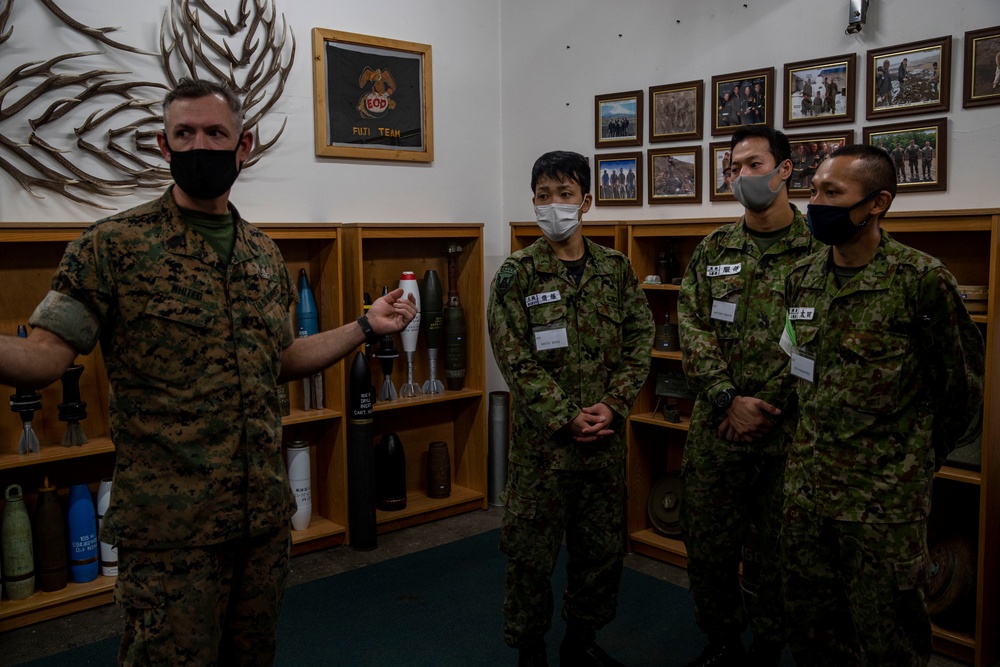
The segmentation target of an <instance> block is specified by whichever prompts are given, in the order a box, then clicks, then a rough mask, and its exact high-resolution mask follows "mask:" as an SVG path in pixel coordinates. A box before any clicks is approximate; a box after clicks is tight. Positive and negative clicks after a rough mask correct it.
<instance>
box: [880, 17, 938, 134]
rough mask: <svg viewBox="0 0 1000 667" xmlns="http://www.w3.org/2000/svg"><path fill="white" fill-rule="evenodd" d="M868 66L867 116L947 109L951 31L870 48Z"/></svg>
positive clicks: (902, 114)
mask: <svg viewBox="0 0 1000 667" xmlns="http://www.w3.org/2000/svg"><path fill="white" fill-rule="evenodd" d="M866 67H867V71H868V75H867V76H868V80H867V83H866V90H867V92H866V95H865V97H866V107H867V109H866V114H865V117H866V118H867V119H869V120H872V119H877V118H890V117H893V116H907V115H910V114H917V113H930V112H935V113H936V112H941V111H948V108H949V106H950V104H949V101H950V99H951V97H950V95H949V91H950V90H951V87H950V86H951V35H948V36H946V37H937V38H935V39H925V40H923V41H920V42H910V43H909V44H899V45H897V46H890V47H886V48H882V49H871V50H869V51H868V56H867V58H866Z"/></svg>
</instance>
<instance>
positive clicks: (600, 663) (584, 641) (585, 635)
mask: <svg viewBox="0 0 1000 667" xmlns="http://www.w3.org/2000/svg"><path fill="white" fill-rule="evenodd" d="M559 664H560V665H565V666H566V667H625V665H623V664H622V663H620V662H618V661H617V660H615V659H614V658H612V657H611V656H610V655H608V654H607V653H605V652H604V649H602V648H601V647H600V646H598V645H597V640H596V633H595V632H594V631H593V630H581V629H579V628H575V627H573V626H570V627H569V628H567V630H566V637H565V638H564V639H563V641H562V644H561V645H560V646H559Z"/></svg>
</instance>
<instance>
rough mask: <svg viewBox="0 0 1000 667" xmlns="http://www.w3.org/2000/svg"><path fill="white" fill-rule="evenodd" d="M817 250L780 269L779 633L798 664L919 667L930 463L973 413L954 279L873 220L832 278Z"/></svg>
mask: <svg viewBox="0 0 1000 667" xmlns="http://www.w3.org/2000/svg"><path fill="white" fill-rule="evenodd" d="M831 253H832V250H826V251H823V252H819V253H816V254H815V255H813V256H812V257H810V258H808V259H807V260H804V261H803V262H802V264H801V265H800V266H799V267H797V268H796V269H795V270H794V271H793V272H792V274H791V275H790V276H789V280H788V294H787V300H788V304H789V306H790V307H792V306H795V307H800V308H812V309H815V310H814V311H813V312H812V313H811V317H809V315H810V313H809V312H808V311H797V313H798V315H797V316H798V317H799V318H800V319H791V320H790V324H791V325H792V329H793V331H794V343H795V345H796V346H797V347H798V348H799V349H800V350H801V351H802V352H803V354H804V355H805V356H806V357H807V358H812V359H813V361H814V376H813V381H812V382H810V381H808V380H805V379H797V380H796V389H797V392H798V395H799V406H800V418H799V426H798V430H797V432H796V435H795V439H794V441H793V444H792V448H791V450H790V453H789V457H788V467H787V470H786V473H785V477H786V479H785V488H786V492H787V500H786V510H785V521H784V534H783V543H784V545H785V547H786V560H785V566H786V568H787V580H786V592H787V598H788V614H789V621H790V630H791V633H790V640H789V643H790V644H791V646H792V649H793V652H794V654H795V658H796V662H797V663H798V664H803V665H831V666H832V665H837V666H841V665H858V664H860V650H861V649H862V648H863V650H864V652H865V654H866V656H867V659H868V664H869V665H916V664H926V663H927V661H928V659H929V656H930V651H931V632H930V623H929V620H928V617H927V612H926V608H925V605H924V601H923V588H924V583H925V578H926V576H927V574H928V561H929V556H928V552H927V533H926V520H927V516H928V513H929V512H930V505H931V485H932V482H933V481H934V470H935V468H936V467H937V466H938V465H939V464H940V463H941V462H942V461H943V459H944V457H945V456H946V455H947V453H948V452H949V451H950V450H951V449H952V447H953V446H954V443H955V441H956V440H957V439H958V438H959V437H960V436H961V435H962V434H963V433H964V432H965V431H966V429H967V427H968V425H969V423H970V422H972V421H973V420H974V419H975V418H976V416H977V413H978V412H979V411H981V410H982V391H983V373H984V368H985V350H984V346H983V340H982V335H981V334H980V332H979V329H978V328H977V327H976V325H975V323H974V322H973V321H972V318H971V317H970V316H969V314H968V312H967V311H966V309H965V307H964V305H963V304H962V299H961V296H960V294H959V292H958V288H957V285H956V283H955V279H954V277H953V276H952V275H951V274H950V273H949V272H948V271H947V270H946V269H945V268H944V266H943V265H942V264H941V262H940V261H938V260H936V259H934V258H932V257H930V256H928V255H925V254H923V253H921V252H919V251H916V250H914V249H912V248H908V247H907V246H904V245H902V244H900V243H898V242H897V241H895V240H893V239H892V238H891V237H890V236H889V235H888V234H887V233H886V232H885V231H883V232H882V239H881V242H880V245H879V247H878V250H877V251H876V253H875V256H874V257H873V258H872V260H871V262H870V263H869V264H868V266H867V267H865V268H864V269H863V270H862V271H861V272H860V273H859V274H857V275H855V276H854V277H853V278H851V280H850V281H849V282H848V283H847V284H846V285H844V286H843V287H841V288H838V287H837V282H836V280H835V278H834V276H833V275H832V271H831V268H830V262H831Z"/></svg>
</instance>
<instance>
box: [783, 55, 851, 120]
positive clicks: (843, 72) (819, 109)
mask: <svg viewBox="0 0 1000 667" xmlns="http://www.w3.org/2000/svg"><path fill="white" fill-rule="evenodd" d="M857 59H858V57H857V55H856V54H854V53H848V54H845V55H842V56H830V57H828V58H818V59H813V60H802V61H799V62H795V63H788V64H786V65H785V95H784V114H785V116H784V118H785V119H784V123H783V126H784V127H785V128H794V127H803V126H807V125H825V124H829V123H853V122H854V110H855V107H856V106H857V104H856V102H855V94H856V93H855V91H856V90H857V84H856V78H855V68H856V63H857Z"/></svg>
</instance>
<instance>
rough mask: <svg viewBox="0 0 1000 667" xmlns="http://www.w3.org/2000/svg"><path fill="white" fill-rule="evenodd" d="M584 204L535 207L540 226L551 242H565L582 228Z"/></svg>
mask: <svg viewBox="0 0 1000 667" xmlns="http://www.w3.org/2000/svg"><path fill="white" fill-rule="evenodd" d="M581 208H583V204H580V205H576V204H546V205H545V206H536V207H535V218H536V219H537V220H538V226H539V227H540V228H541V230H542V234H545V238H547V239H549V240H550V241H557V242H558V241H565V240H566V239H568V238H569V237H570V236H572V235H573V232H575V231H576V228H577V227H579V226H580V209H581Z"/></svg>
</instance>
